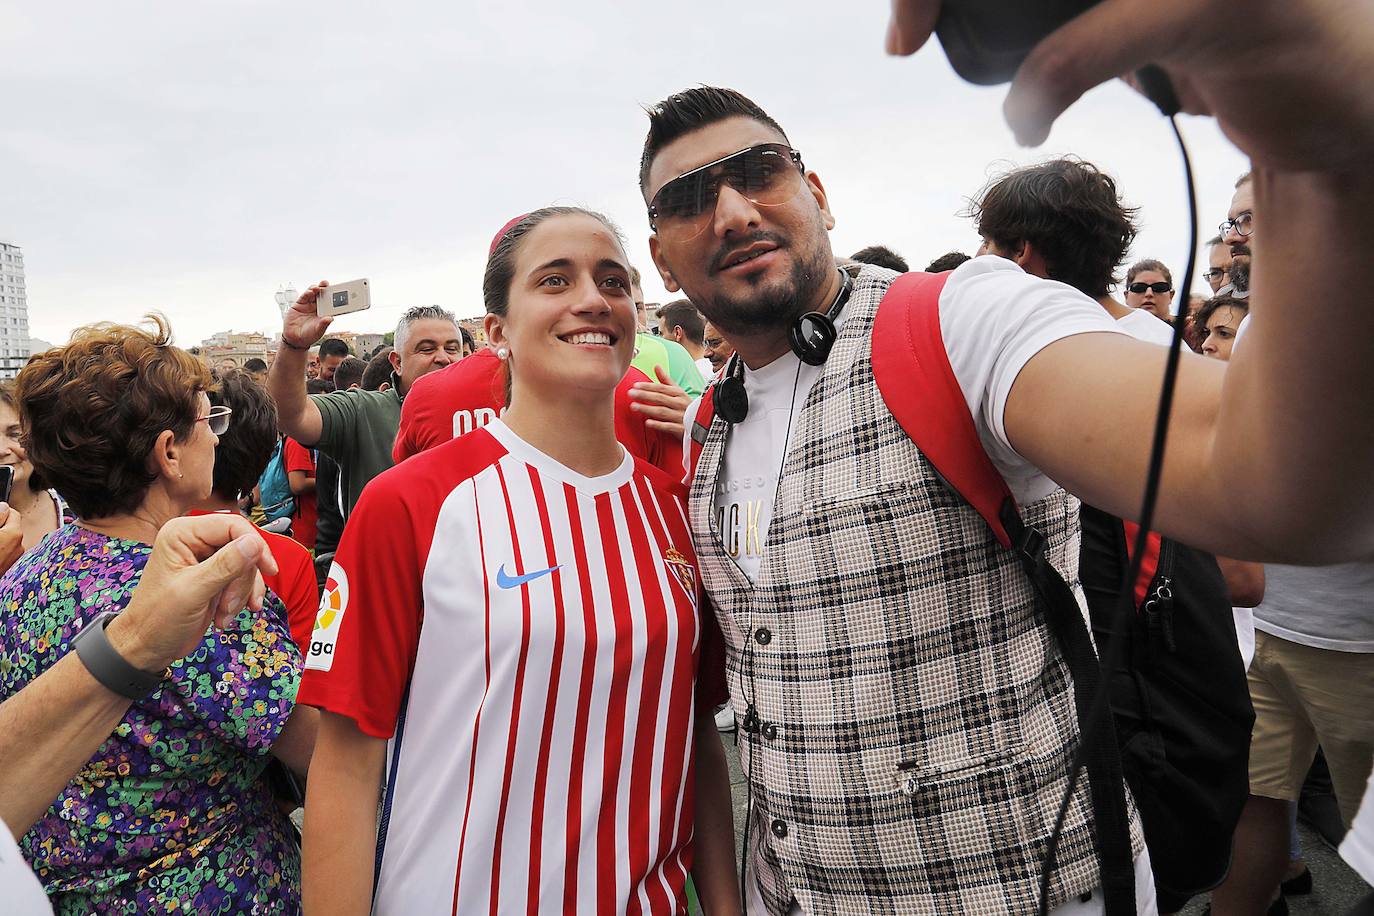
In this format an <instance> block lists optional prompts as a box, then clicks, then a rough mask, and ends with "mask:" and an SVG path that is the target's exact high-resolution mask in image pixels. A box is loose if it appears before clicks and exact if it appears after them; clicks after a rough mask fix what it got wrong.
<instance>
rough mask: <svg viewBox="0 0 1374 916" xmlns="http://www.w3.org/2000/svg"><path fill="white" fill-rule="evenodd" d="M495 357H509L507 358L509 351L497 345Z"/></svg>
mask: <svg viewBox="0 0 1374 916" xmlns="http://www.w3.org/2000/svg"><path fill="white" fill-rule="evenodd" d="M496 358H497V359H509V358H510V351H509V350H507V349H506V348H505V347H497V348H496Z"/></svg>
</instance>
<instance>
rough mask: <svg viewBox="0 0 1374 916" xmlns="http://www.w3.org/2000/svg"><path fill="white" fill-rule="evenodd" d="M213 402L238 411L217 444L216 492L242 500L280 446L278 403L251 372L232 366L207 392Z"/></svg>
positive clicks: (232, 498)
mask: <svg viewBox="0 0 1374 916" xmlns="http://www.w3.org/2000/svg"><path fill="white" fill-rule="evenodd" d="M206 395H207V396H208V397H209V398H210V403H211V404H212V405H214V406H216V407H218V406H220V405H223V406H226V407H229V408H230V409H232V410H233V411H234V413H233V414H232V416H231V417H230V420H229V429H228V430H227V431H226V432H225V433H224V434H223V435H222V436H220V437H219V445H218V446H216V447H215V471H214V483H213V484H212V486H211V489H212V490H213V492H214V494H215V495H216V496H218V497H219V498H220V499H230V500H238V498H239V497H241V496H244V495H245V494H247V493H249V492H251V491H252V489H253V487H255V486H257V483H258V478H259V477H261V476H262V472H263V471H265V470H266V469H267V462H268V461H270V460H271V459H272V449H274V448H276V445H277V406H276V404H274V403H273V402H272V397H271V395H269V394H268V393H267V389H266V388H264V387H262V386H261V385H259V384H258V383H257V382H255V381H253V377H252V376H251V375H249V374H248V373H247V372H241V371H239V370H237V369H231V370H229V371H228V372H226V373H224V375H223V376H222V377H221V378H220V380H219V384H218V385H216V386H214V387H213V388H211V389H210V390H209V391H207V392H206Z"/></svg>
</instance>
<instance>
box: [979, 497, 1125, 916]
mask: <svg viewBox="0 0 1374 916" xmlns="http://www.w3.org/2000/svg"><path fill="white" fill-rule="evenodd" d="M1002 524H1003V525H1004V526H1005V528H1006V529H1007V532H1008V534H1010V535H1011V538H1012V550H1013V552H1014V553H1015V554H1016V558H1017V560H1018V561H1020V563H1021V568H1022V569H1023V570H1025V571H1026V575H1027V577H1029V578H1030V581H1031V586H1032V587H1033V588H1034V589H1035V594H1036V598H1037V599H1038V603H1039V605H1040V607H1041V608H1042V609H1043V610H1044V612H1045V616H1046V618H1047V619H1048V620H1049V624H1050V631H1051V632H1052V633H1053V634H1054V639H1055V642H1056V643H1057V644H1058V646H1059V651H1060V653H1061V654H1063V656H1064V661H1065V662H1066V663H1067V664H1068V666H1069V674H1070V675H1071V676H1072V677H1073V703H1074V708H1075V709H1076V710H1077V713H1078V729H1079V740H1080V741H1082V742H1084V744H1083V765H1084V769H1086V770H1087V774H1088V792H1089V797H1090V798H1091V800H1092V809H1093V822H1094V824H1095V825H1096V841H1097V857H1098V863H1099V865H1100V869H1101V873H1102V892H1103V895H1104V897H1105V906H1106V912H1107V914H1108V916H1115V914H1117V913H1134V912H1135V911H1136V910H1135V861H1134V859H1135V857H1134V855H1133V854H1132V851H1131V820H1130V811H1129V809H1128V808H1127V807H1126V776H1125V773H1124V772H1123V771H1122V768H1121V752H1120V749H1119V748H1118V746H1117V741H1116V727H1115V724H1114V722H1113V720H1112V714H1111V709H1110V706H1109V704H1106V703H1104V704H1102V708H1101V709H1100V710H1097V715H1096V721H1090V719H1092V717H1093V716H1092V714H1093V701H1094V699H1095V698H1096V697H1097V696H1098V695H1099V694H1101V692H1102V691H1103V690H1105V687H1104V683H1103V674H1102V666H1101V664H1100V663H1099V662H1098V658H1097V651H1096V649H1095V648H1094V647H1093V642H1092V637H1091V636H1090V635H1089V634H1088V626H1087V623H1086V622H1085V621H1084V620H1083V612H1082V611H1081V610H1080V608H1079V606H1078V601H1077V600H1076V599H1075V598H1074V595H1073V589H1071V588H1069V584H1068V583H1067V582H1065V581H1064V577H1063V576H1061V575H1060V574H1059V571H1058V570H1057V569H1055V568H1054V565H1053V564H1051V563H1050V562H1049V561H1048V560H1046V559H1045V543H1046V542H1045V536H1044V535H1043V534H1041V533H1040V532H1039V531H1037V530H1036V529H1035V528H1032V527H1030V526H1029V525H1026V524H1024V523H1023V522H1022V520H1021V515H1020V513H1018V512H1017V511H1016V504H1015V503H1014V502H1012V501H1011V500H1010V499H1008V500H1007V502H1006V503H1005V505H1004V507H1003V511H1002ZM1056 813H1057V812H1056Z"/></svg>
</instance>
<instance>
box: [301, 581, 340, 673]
mask: <svg viewBox="0 0 1374 916" xmlns="http://www.w3.org/2000/svg"><path fill="white" fill-rule="evenodd" d="M346 610H348V574H347V573H345V572H344V568H343V567H342V566H340V565H339V564H338V562H337V561H336V562H335V563H334V565H333V566H331V567H330V569H329V578H328V579H327V580H326V581H325V583H324V596H323V597H322V598H321V599H320V613H319V616H318V617H316V618H315V630H314V632H313V633H311V634H310V651H308V652H306V654H305V667H307V668H310V669H312V670H315V671H328V670H329V669H330V668H331V667H333V665H334V645H335V644H336V643H337V642H338V641H339V624H341V623H342V622H343V615H344V611H346Z"/></svg>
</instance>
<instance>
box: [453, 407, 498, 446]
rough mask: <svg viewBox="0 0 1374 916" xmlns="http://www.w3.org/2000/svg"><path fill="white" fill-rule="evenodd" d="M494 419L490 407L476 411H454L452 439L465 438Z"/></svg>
mask: <svg viewBox="0 0 1374 916" xmlns="http://www.w3.org/2000/svg"><path fill="white" fill-rule="evenodd" d="M495 419H496V411H495V410H493V409H492V408H490V407H479V408H477V409H476V410H455V411H454V412H453V438H455V439H457V438H458V437H459V436H466V435H467V434H468V433H470V432H472V431H473V430H474V429H481V428H482V427H483V426H486V425H487V424H488V423H490V422H491V421H492V420H495Z"/></svg>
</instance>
